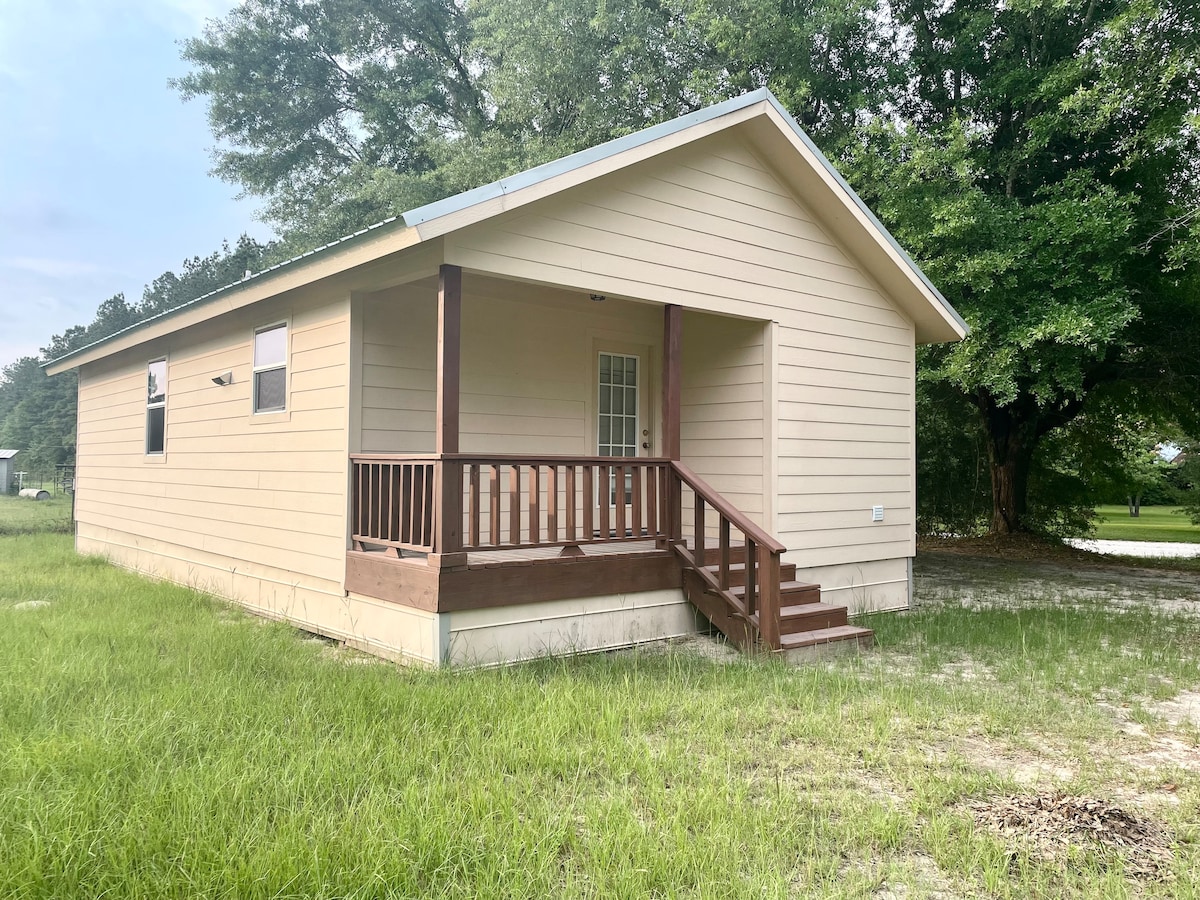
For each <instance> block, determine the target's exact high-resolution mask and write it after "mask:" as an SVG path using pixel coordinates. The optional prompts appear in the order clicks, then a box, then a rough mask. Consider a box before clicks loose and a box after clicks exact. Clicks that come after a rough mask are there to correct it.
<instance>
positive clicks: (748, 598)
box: [670, 461, 787, 650]
mask: <svg viewBox="0 0 1200 900" xmlns="http://www.w3.org/2000/svg"><path fill="white" fill-rule="evenodd" d="M670 486H671V489H672V491H673V492H674V493H673V496H672V498H671V501H670V507H671V509H672V510H673V511H678V512H675V515H676V516H677V517H679V518H681V517H682V511H683V508H684V505H685V504H684V501H685V500H686V499H688V498H687V497H685V496H684V494H685V493H690V495H691V496H690V499H691V501H692V504H691V505H692V523H691V526H692V527H691V532H692V533H691V537H692V546H691V547H690V548H689V547H688V546H687V545H686V544H685V543H684V542H683V541H682V540H679V539H680V538H681V537H682V536H683V526H682V523H681V522H679V524H678V526H677V527H678V530H675V531H673V532H672V535H671V537H672V540H671V541H670V543H671V545H672V546H673V547H674V548H675V552H676V553H677V554H679V556H681V557H682V558H683V560H684V562H685V563H686V564H687V565H688V566H689V567H690V568H691V569H692V570H694V571H695V573H696V574H697V575H698V576H699V577H700V578H701V580H702V581H704V583H705V584H706V585H707V586H708V589H709V590H710V591H711V592H712V593H715V594H716V595H717V596H719V597H721V598H722V599H724V601H725V603H726V604H727V605H728V606H729V607H731V609H732V612H733V613H734V614H735V616H736V617H737V618H740V619H742V620H744V621H745V622H746V623H747V624H748V625H750V626H751V627H756V628H757V631H758V633H759V636H760V637H761V639H762V642H763V643H764V644H765V645H766V646H768V647H770V648H771V649H775V650H778V649H779V648H780V646H781V644H780V634H779V615H780V609H779V570H780V561H781V557H782V555H783V553H784V552H785V551H786V550H787V547H785V546H784V545H783V544H781V543H780V542H779V541H777V540H776V539H775V538H773V537H772V536H771V535H769V534H767V532H766V531H764V530H763V529H762V528H760V527H759V526H758V525H756V524H754V522H752V521H750V519H749V518H748V517H747V516H746V515H745V513H743V512H741V511H740V510H738V509H736V508H735V507H734V506H733V505H732V504H731V503H730V502H729V501H728V500H726V499H725V498H724V497H722V496H721V495H720V494H719V493H717V491H716V490H714V489H713V487H712V486H711V485H709V484H708V483H707V482H706V481H704V479H702V478H701V477H700V476H699V475H697V474H696V473H695V472H693V471H692V470H691V469H689V468H688V467H687V466H685V465H683V463H680V462H678V461H675V462H672V463H671V476H670ZM710 510H711V511H712V512H713V513H714V514H715V519H716V522H715V531H716V536H715V540H714V539H712V538H710V534H709V533H710V531H711V530H712V526H710V520H711V518H712V517H710V516H709V515H708V513H709V511H710ZM675 522H678V518H676V519H675ZM673 524H674V523H673ZM735 533H736V534H740V536H741V538H742V546H741V547H736V544H735V542H734V537H735ZM710 541H711V543H710ZM710 546H711V547H713V548H714V549H715V550H716V551H717V562H716V564H715V566H716V573H715V574H714V573H713V572H712V571H711V570H710V568H709V565H708V548H709V547H710ZM735 547H736V550H735ZM735 557H736V558H735ZM735 563H743V564H744V566H745V579H746V580H745V590H744V592H739V593H741V597H739V596H738V595H737V593H735V592H733V591H731V589H730V588H731V577H730V570H731V568H732V566H733V565H734V564H735Z"/></svg>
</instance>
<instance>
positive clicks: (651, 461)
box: [442, 453, 669, 466]
mask: <svg viewBox="0 0 1200 900" xmlns="http://www.w3.org/2000/svg"><path fill="white" fill-rule="evenodd" d="M442 458H443V459H450V460H453V461H455V462H462V463H521V464H524V465H530V464H532V463H539V464H543V465H553V464H557V465H570V464H572V463H574V464H575V465H577V466H587V465H630V464H640V465H664V464H666V463H667V462H669V460H667V459H666V458H664V457H659V456H572V455H569V454H554V453H542V454H538V455H532V454H524V453H444V454H442Z"/></svg>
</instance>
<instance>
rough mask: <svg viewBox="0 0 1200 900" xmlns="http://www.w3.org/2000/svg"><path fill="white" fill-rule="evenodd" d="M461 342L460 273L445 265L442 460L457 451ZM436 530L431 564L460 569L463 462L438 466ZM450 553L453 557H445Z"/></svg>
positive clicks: (441, 285)
mask: <svg viewBox="0 0 1200 900" xmlns="http://www.w3.org/2000/svg"><path fill="white" fill-rule="evenodd" d="M461 343H462V269H460V268H459V267H458V266H449V265H443V266H442V267H441V269H440V270H439V271H438V309H437V419H436V421H435V422H434V431H435V437H434V449H435V451H436V452H437V454H438V456H439V457H441V456H442V455H443V454H446V453H458V452H459V447H458V433H459V432H458V411H459V405H458V398H459V376H460V371H459V370H460V361H461V358H462V353H461ZM437 471H438V477H437V519H436V521H437V526H436V528H437V532H436V534H435V535H434V542H433V546H434V554H433V555H432V556H431V559H430V562H431V563H434V564H436V565H439V566H445V565H447V564H451V565H459V564H461V563H463V562H465V559H464V558H462V556H463V555H462V546H463V541H462V517H463V509H462V503H463V498H462V463H460V462H458V461H457V460H448V459H444V458H443V459H439V460H438V463H437ZM449 554H456V556H455V557H453V558H450V559H447V558H446V557H447V556H448V555H449Z"/></svg>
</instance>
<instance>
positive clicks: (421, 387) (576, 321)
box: [362, 274, 662, 455]
mask: <svg viewBox="0 0 1200 900" xmlns="http://www.w3.org/2000/svg"><path fill="white" fill-rule="evenodd" d="M436 304H437V289H436V285H434V284H431V283H429V282H422V283H420V284H414V285H409V286H406V287H403V288H398V289H395V290H393V291H389V292H386V293H381V294H376V295H372V296H370V297H369V298H367V300H366V301H365V303H364V310H365V316H366V320H365V325H364V328H363V352H362V360H363V368H362V382H363V415H362V447H363V450H364V452H377V453H384V452H394V453H404V452H410V453H430V452H432V451H433V424H434V421H433V420H434V406H435V393H434V391H435V370H434V351H435V347H436V342H437V341H436ZM661 345H662V311H661V308H659V307H656V306H653V305H650V304H644V303H629V302H625V301H620V300H608V301H605V302H602V303H597V302H594V301H592V300H590V299H589V298H588V297H587V296H586V295H582V294H578V293H574V292H567V291H557V290H554V289H551V288H544V287H539V286H536V285H522V284H516V283H511V282H503V281H498V280H495V279H488V278H482V277H477V276H476V277H472V276H471V275H469V274H468V275H467V277H466V278H465V279H464V286H463V304H462V390H461V400H460V403H461V409H462V411H461V419H460V423H461V424H460V431H461V435H462V441H461V443H462V450H463V452H464V453H525V454H575V455H593V454H595V452H596V437H595V424H594V421H593V420H594V418H595V415H596V413H595V406H596V398H595V394H596V383H595V378H596V375H595V360H596V355H597V353H598V352H599V351H600V350H601V349H613V350H618V351H629V352H637V353H638V355H639V356H640V357H642V370H643V376H644V377H643V386H642V397H643V412H644V415H643V422H644V423H645V424H644V426H643V427H647V428H649V429H650V431H651V437H652V440H651V441H650V443H651V444H652V447H651V448H650V450H649V451H647V452H649V453H654V452H655V445H656V444H657V434H658V428H659V425H658V420H659V397H658V393H659V390H660V389H659V386H658V384H659V382H658V369H659V367H660V366H661V362H660V352H661V349H660V348H661Z"/></svg>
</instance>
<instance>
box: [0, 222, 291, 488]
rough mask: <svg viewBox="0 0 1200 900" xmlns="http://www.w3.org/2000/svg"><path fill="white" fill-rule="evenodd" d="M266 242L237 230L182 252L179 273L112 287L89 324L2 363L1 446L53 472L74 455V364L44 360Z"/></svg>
mask: <svg viewBox="0 0 1200 900" xmlns="http://www.w3.org/2000/svg"><path fill="white" fill-rule="evenodd" d="M269 252H270V248H269V247H267V246H264V245H262V244H259V243H258V242H256V241H254V240H252V239H251V238H249V237H247V236H245V235H243V236H242V237H241V238H240V239H239V240H238V242H237V243H236V244H235V245H234V246H233V247H230V246H229V245H228V244H225V245H223V246H222V247H221V249H220V250H217V251H214V252H213V253H211V254H209V255H208V256H194V257H192V258H191V259H186V260H184V262H183V265H182V266H181V267H180V270H179V273H178V274H176V273H175V272H173V271H167V272H164V273H163V274H162V275H160V276H159V277H158V278H156V279H154V281H152V282H151V283H150V284H148V285H146V288H145V290H144V291H143V292H142V299H141V301H140V302H138V303H134V304H130V303H128V302H127V301H126V299H125V295H124V294H116V295H114V296H112V297H110V298H109V299H107V300H105V301H104V302H103V303H101V304H100V307H99V308H98V309H97V310H96V315H95V318H93V320H92V321H91V323H90V324H88V325H75V326H72V327H71V328H68V329H66V330H65V331H64V332H62V333H61V334H56V335H54V336H53V337H52V338H51V339H50V342H49V344H48V345H47V346H45V347H43V348H42V351H41V358H40V359H38V358H35V357H32V356H26V357H22V358H21V359H18V360H16V361H15V362H13V363H10V364H9V365H7V366H5V367H4V368H3V369H2V370H0V446H4V447H10V448H15V449H19V450H21V451H22V455H21V465H22V466H23V467H25V468H26V469H28V470H29V471H31V472H36V473H40V474H45V475H48V474H51V472H52V470H53V468H54V466H56V465H69V464H73V463H74V461H75V408H76V390H77V384H78V381H77V378H76V376H75V373H74V372H64V373H62V374H60V375H55V376H54V377H52V378H51V377H47V376H46V374H45V372H44V371H43V370H42V362H43V361H48V360H52V359H57V358H58V357H60V356H64V355H66V354H67V353H70V352H72V351H73V350H78V349H79V348H81V347H86V346H87V345H88V344H91V343H94V342H95V341H98V340H102V339H103V338H106V337H108V336H109V335H111V334H114V333H115V332H118V331H121V330H122V329H124V328H128V327H129V326H131V325H135V324H137V323H138V322H141V321H143V320H145V319H148V318H150V317H151V316H154V315H158V314H159V313H162V312H166V311H167V310H170V309H174V308H176V307H177V306H180V305H182V304H184V303H187V302H189V301H191V300H195V299H196V298H197V297H201V296H203V295H204V294H207V293H209V292H210V291H214V290H216V289H217V288H219V287H224V286H225V285H227V284H232V283H233V282H235V281H237V280H238V279H240V278H241V277H242V276H243V275H244V274H245V272H246V270H247V269H260V268H262V267H263V264H264V260H265V259H266V257H267V254H268V253H269ZM6 487H7V485H0V492H2V491H3V490H4V489H5V488H6Z"/></svg>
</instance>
